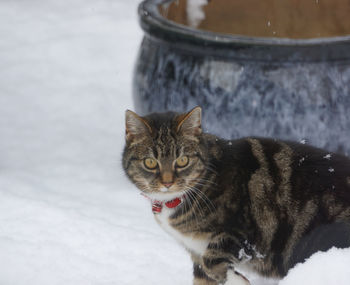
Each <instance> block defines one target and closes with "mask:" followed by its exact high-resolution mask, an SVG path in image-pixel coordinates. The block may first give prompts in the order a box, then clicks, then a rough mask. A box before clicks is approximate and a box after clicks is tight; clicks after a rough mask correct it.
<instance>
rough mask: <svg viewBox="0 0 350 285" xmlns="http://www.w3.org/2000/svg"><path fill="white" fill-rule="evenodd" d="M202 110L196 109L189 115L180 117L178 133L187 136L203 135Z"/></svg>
mask: <svg viewBox="0 0 350 285" xmlns="http://www.w3.org/2000/svg"><path fill="white" fill-rule="evenodd" d="M201 121H202V109H201V107H195V108H194V109H192V110H191V111H190V112H188V113H187V114H184V115H182V116H180V117H179V120H178V125H177V131H178V132H181V133H182V134H183V135H187V136H194V137H196V136H198V135H200V134H201V133H202V126H201Z"/></svg>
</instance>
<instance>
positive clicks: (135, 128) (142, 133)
mask: <svg viewBox="0 0 350 285" xmlns="http://www.w3.org/2000/svg"><path fill="white" fill-rule="evenodd" d="M151 133H152V128H151V127H150V125H149V124H148V123H147V122H146V120H145V119H144V118H142V117H140V116H139V115H137V114H136V113H134V112H133V111H130V110H126V112H125V139H126V142H127V143H128V144H131V143H136V142H139V141H141V140H142V139H144V138H145V137H146V136H148V135H150V134H151Z"/></svg>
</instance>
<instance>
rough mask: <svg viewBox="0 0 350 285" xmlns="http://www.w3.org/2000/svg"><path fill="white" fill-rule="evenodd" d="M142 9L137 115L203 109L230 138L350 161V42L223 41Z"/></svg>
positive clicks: (212, 127) (147, 4)
mask: <svg viewBox="0 0 350 285" xmlns="http://www.w3.org/2000/svg"><path fill="white" fill-rule="evenodd" d="M162 2H166V1H156V0H146V1H144V2H143V3H141V4H140V6H139V17H140V23H141V26H142V28H143V30H144V31H145V36H144V39H143V42H142V44H141V48H140V52H139V56H138V59H137V64H136V68H135V72H134V82H133V99H134V104H135V109H136V112H138V113H140V114H146V113H149V112H162V111H165V110H177V111H184V110H189V109H190V108H192V107H194V106H197V105H199V106H201V107H202V108H203V116H204V119H203V121H204V124H205V126H204V129H205V130H206V131H208V132H210V133H213V134H216V135H219V136H222V137H225V138H238V137H244V136H267V137H274V138H282V139H288V140H299V141H300V140H302V139H306V141H307V142H308V143H310V144H312V145H315V146H319V147H323V148H327V149H329V150H331V151H337V152H342V153H345V154H350V114H348V113H349V108H350V36H345V37H334V38H319V39H306V40H305V39H303V40H294V39H286V38H282V39H281V38H257V37H255V38H252V37H245V36H234V35H223V34H216V33H212V32H206V31H201V30H196V29H192V28H189V27H186V26H182V25H179V24H176V23H175V22H171V21H169V20H166V19H165V18H163V17H162V16H161V15H160V13H159V11H158V8H157V5H158V4H159V3H162Z"/></svg>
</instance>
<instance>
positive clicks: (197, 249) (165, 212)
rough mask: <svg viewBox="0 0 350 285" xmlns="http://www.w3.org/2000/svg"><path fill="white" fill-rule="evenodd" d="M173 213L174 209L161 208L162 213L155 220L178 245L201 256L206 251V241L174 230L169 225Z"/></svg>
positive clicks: (156, 215) (207, 242)
mask: <svg viewBox="0 0 350 285" xmlns="http://www.w3.org/2000/svg"><path fill="white" fill-rule="evenodd" d="M173 213H174V209H169V208H167V207H163V209H162V211H161V212H160V213H158V214H155V219H156V221H157V222H158V224H159V225H160V226H161V227H162V228H163V229H164V230H165V231H166V232H167V233H168V234H170V235H171V236H173V237H174V238H175V239H176V240H177V241H178V242H179V243H180V244H182V245H183V246H184V247H186V248H187V249H188V250H190V251H191V252H194V253H196V254H198V255H200V256H202V255H203V253H204V251H205V250H206V248H207V246H208V244H209V241H208V240H207V239H203V238H198V237H194V236H191V235H184V234H182V233H181V232H179V231H177V230H176V229H174V228H173V227H172V226H171V225H170V224H169V217H170V215H172V214H173Z"/></svg>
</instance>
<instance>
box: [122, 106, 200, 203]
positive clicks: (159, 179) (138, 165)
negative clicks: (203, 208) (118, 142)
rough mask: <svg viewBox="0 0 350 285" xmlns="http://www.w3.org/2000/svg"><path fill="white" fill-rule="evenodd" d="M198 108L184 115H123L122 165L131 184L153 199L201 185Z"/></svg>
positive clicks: (171, 195)
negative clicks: (123, 148)
mask: <svg viewBox="0 0 350 285" xmlns="http://www.w3.org/2000/svg"><path fill="white" fill-rule="evenodd" d="M200 135H201V109H200V108H199V107H197V108H195V109H193V110H192V111H191V112H189V113H187V114H175V113H167V114H152V115H150V116H146V117H140V116H138V115H136V114H135V113H133V112H131V111H127V112H126V147H125V151H124V156H123V166H124V169H125V171H126V173H127V175H128V177H129V178H130V179H131V180H132V181H133V182H134V184H135V185H136V186H137V187H138V188H139V189H140V190H141V191H143V193H144V194H146V195H147V196H149V197H151V198H152V199H158V200H168V199H172V198H175V197H178V196H179V195H181V194H184V193H185V192H188V191H189V190H195V189H193V187H194V185H195V184H197V183H201V179H202V176H203V175H204V173H205V170H206V167H205V157H206V154H205V152H204V153H203V150H202V148H201V145H200Z"/></svg>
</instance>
